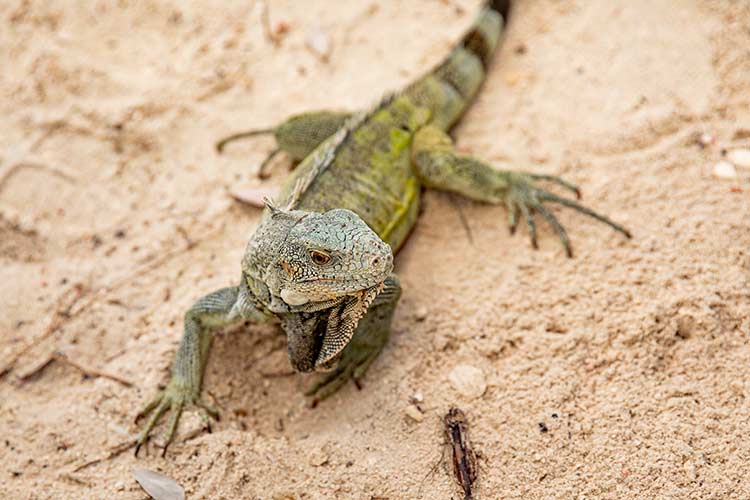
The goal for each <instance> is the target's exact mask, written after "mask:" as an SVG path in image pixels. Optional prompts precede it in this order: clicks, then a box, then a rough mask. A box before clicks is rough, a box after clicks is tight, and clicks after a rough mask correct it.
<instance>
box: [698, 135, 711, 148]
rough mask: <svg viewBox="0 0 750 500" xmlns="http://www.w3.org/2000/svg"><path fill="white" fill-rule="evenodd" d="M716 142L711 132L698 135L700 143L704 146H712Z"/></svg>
mask: <svg viewBox="0 0 750 500" xmlns="http://www.w3.org/2000/svg"><path fill="white" fill-rule="evenodd" d="M713 143H714V136H712V135H711V134H707V133H706V132H703V133H702V134H701V135H699V136H698V144H700V145H701V146H702V147H704V148H705V147H706V146H710V145H711V144H713Z"/></svg>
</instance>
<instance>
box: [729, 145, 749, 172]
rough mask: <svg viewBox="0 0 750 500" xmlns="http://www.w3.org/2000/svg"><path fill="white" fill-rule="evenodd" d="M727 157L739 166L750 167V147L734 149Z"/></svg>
mask: <svg viewBox="0 0 750 500" xmlns="http://www.w3.org/2000/svg"><path fill="white" fill-rule="evenodd" d="M727 158H728V159H729V161H731V162H732V163H734V164H735V165H736V166H738V167H741V168H750V149H733V150H731V151H730V152H729V153H727Z"/></svg>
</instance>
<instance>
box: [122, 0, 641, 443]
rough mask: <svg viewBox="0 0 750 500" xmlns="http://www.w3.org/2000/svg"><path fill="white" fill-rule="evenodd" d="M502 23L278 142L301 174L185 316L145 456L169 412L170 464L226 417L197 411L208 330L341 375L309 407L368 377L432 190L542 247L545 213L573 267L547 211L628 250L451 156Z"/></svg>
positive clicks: (507, 176)
mask: <svg viewBox="0 0 750 500" xmlns="http://www.w3.org/2000/svg"><path fill="white" fill-rule="evenodd" d="M507 13H508V2H507V1H495V2H492V3H486V4H485V5H484V6H483V7H482V10H481V12H480V14H479V16H478V18H477V20H476V21H475V23H474V24H473V26H472V27H471V28H470V29H469V30H468V32H467V34H466V35H465V36H464V38H463V39H462V40H461V41H460V42H459V43H458V44H457V46H456V47H455V48H454V49H453V51H452V52H451V53H450V54H449V55H448V57H447V58H446V59H445V60H444V61H443V62H442V63H441V64H439V65H438V66H437V67H436V68H435V69H434V70H433V71H431V72H429V73H428V74H427V75H425V76H424V77H422V78H420V79H419V80H417V81H416V82H414V83H412V84H411V85H409V86H408V87H407V88H406V89H404V90H403V91H401V92H399V93H396V94H394V95H392V96H389V97H388V98H386V99H383V100H382V101H381V102H380V103H378V104H377V105H376V106H375V107H373V108H372V109H370V110H368V111H366V112H362V113H355V114H348V113H337V112H329V111H321V112H311V113H304V114H302V115H298V116H295V117H292V118H290V119H289V120H287V121H286V122H285V123H283V124H281V125H279V126H278V127H276V129H274V132H275V135H276V139H277V143H278V147H279V149H281V150H283V151H286V152H287V153H288V154H289V155H290V156H291V157H292V158H295V159H301V160H302V161H301V163H300V165H299V166H298V168H297V169H296V170H295V171H294V173H293V174H292V175H291V176H290V178H289V179H288V180H287V182H286V183H285V185H284V188H283V190H282V194H281V196H280V199H279V200H277V201H276V202H275V203H271V202H269V203H268V207H267V209H266V211H265V214H264V217H263V220H262V222H261V224H260V226H259V227H258V229H257V231H256V232H255V234H253V236H252V237H251V239H250V241H249V243H248V245H247V250H246V253H245V256H244V258H243V260H242V275H241V279H240V284H239V285H238V286H236V287H230V288H224V289H222V290H218V291H216V292H213V293H211V294H209V295H207V296H205V297H203V298H202V299H200V300H198V302H196V303H195V304H194V305H193V306H192V307H191V308H190V310H188V311H187V313H186V314H185V333H184V336H183V338H182V342H181V344H180V347H179V349H178V351H177V355H176V357H175V360H174V364H173V367H172V378H171V380H170V382H169V384H168V385H167V387H166V389H164V390H163V391H162V392H161V393H160V394H159V395H158V396H157V397H156V398H155V399H154V400H153V401H152V402H151V403H149V404H148V405H147V406H146V408H144V410H143V411H142V412H141V413H140V414H139V415H146V414H147V413H149V412H152V411H153V413H152V415H151V417H150V419H149V421H148V422H147V423H146V425H145V428H144V430H143V432H142V433H141V435H140V438H139V440H138V447H140V446H141V445H142V444H143V443H144V442H145V441H146V440H147V439H148V436H149V433H150V432H151V430H152V429H153V427H154V426H155V424H156V423H157V422H158V420H159V418H160V417H161V416H162V415H163V414H164V413H165V412H166V411H167V410H170V411H171V418H170V421H169V424H168V427H167V430H166V435H165V448H164V449H165V451H166V445H167V444H168V443H169V442H170V440H171V439H172V437H173V435H174V432H175V429H176V428H177V423H178V420H179V417H180V414H181V412H182V410H183V409H185V408H186V407H191V406H199V407H201V408H203V409H204V410H206V412H207V414H210V415H212V416H216V415H217V412H216V410H214V409H213V408H212V407H211V406H209V405H208V404H206V403H205V402H204V401H203V399H201V379H202V376H203V371H204V367H205V364H206V359H207V355H208V351H209V347H210V343H211V335H212V331H214V330H216V329H218V328H221V327H224V326H227V325H230V324H232V323H236V322H240V321H250V322H261V321H268V320H270V319H274V318H276V319H278V320H279V321H280V322H281V326H282V328H283V330H284V331H285V333H286V335H287V339H288V352H289V358H290V361H291V364H292V366H293V367H294V368H295V369H296V370H298V371H303V372H307V371H313V370H326V369H329V370H330V369H332V370H331V371H329V372H328V373H327V374H325V375H324V376H323V377H322V378H321V380H320V381H319V382H318V383H317V384H316V385H315V386H314V387H312V389H311V390H310V391H309V392H308V394H309V395H314V396H316V397H317V398H324V397H326V396H328V395H330V394H332V393H333V392H335V391H336V390H337V389H338V388H339V387H341V386H342V385H343V384H344V383H345V382H346V381H348V380H350V379H354V380H355V381H356V380H358V379H359V378H360V377H362V376H363V374H364V373H365V371H366V370H367V368H368V367H369V365H370V364H371V363H372V361H373V360H374V359H375V358H376V357H377V355H378V354H379V352H380V351H381V349H382V348H383V346H384V345H385V343H386V341H387V339H388V336H389V333H390V323H391V318H392V316H393V311H394V309H395V307H396V303H397V301H398V298H399V296H400V287H399V282H398V279H397V278H396V276H395V275H394V274H391V271H392V269H393V256H392V255H393V254H392V251H391V249H393V250H394V251H397V250H398V249H399V248H400V247H401V245H402V244H403V243H404V241H405V239H406V237H407V235H408V234H409V232H410V231H411V229H412V227H413V226H414V224H415V222H416V220H417V216H418V213H419V206H420V193H421V191H422V188H423V187H428V188H434V189H440V190H444V191H451V192H454V193H458V194H460V195H463V196H465V197H467V198H470V199H472V200H476V201H480V202H486V203H491V204H504V205H505V206H506V207H507V210H508V214H509V223H510V228H511V231H515V228H516V226H517V223H518V220H519V216H521V217H523V219H524V221H525V223H526V225H527V227H528V230H529V233H530V237H531V241H532V244H533V246H534V247H536V246H537V242H536V229H535V227H536V226H535V222H534V218H533V216H534V214H535V213H538V214H539V215H541V216H542V218H544V219H545V220H546V221H547V222H548V223H549V224H550V225H551V226H552V227H553V228H554V230H555V231H556V232H557V234H558V236H559V237H560V239H561V240H562V243H563V245H564V247H565V250H566V252H567V254H568V255H569V256H570V255H571V254H572V252H571V247H570V242H569V240H568V236H567V234H566V232H565V229H563V227H562V225H561V224H560V223H559V222H558V221H557V219H556V218H555V216H554V215H553V214H552V213H551V212H550V211H549V210H548V209H547V207H546V206H545V203H547V202H551V203H557V204H561V205H564V206H566V207H570V208H572V209H574V210H577V211H579V212H582V213H584V214H586V215H589V216H591V217H594V218H596V219H598V220H600V221H602V222H604V223H606V224H607V225H609V226H611V227H612V228H614V229H616V230H617V231H619V232H621V233H623V234H625V235H626V236H628V237H629V234H628V232H627V231H626V230H625V229H624V228H623V227H621V226H620V225H618V224H616V223H615V222H613V221H611V220H610V219H608V218H606V217H604V216H602V215H599V214H597V213H595V212H593V211H592V210H589V209H588V208H585V207H583V206H581V205H579V204H578V203H576V202H575V201H573V200H571V199H568V198H564V197H561V196H558V195H556V194H553V193H551V192H549V191H546V190H544V189H541V188H539V187H537V182H538V181H540V180H546V181H550V182H553V183H556V184H558V185H560V186H562V187H563V188H566V189H569V190H571V191H572V192H574V193H575V194H576V195H577V194H578V190H577V188H575V186H573V185H572V184H570V183H568V182H566V181H564V180H562V179H560V178H558V177H553V176H545V175H534V174H529V173H525V172H520V171H505V170H498V169H495V168H493V167H491V166H490V165H488V164H486V163H483V162H481V161H480V160H476V159H474V158H471V157H467V156H461V155H458V154H457V153H456V152H455V151H454V149H453V144H452V141H451V139H450V137H449V136H448V135H447V133H446V132H447V131H448V130H449V129H450V128H451V127H452V126H453V125H454V124H455V123H456V122H457V120H458V119H459V118H460V116H461V115H462V114H463V112H464V111H465V110H466V108H467V106H468V105H469V103H470V102H471V101H472V99H473V98H474V96H475V95H476V93H477V91H478V90H479V87H480V85H481V84H482V81H483V80H484V77H485V74H486V67H487V65H488V64H489V62H490V59H491V56H492V54H493V52H494V51H495V48H496V46H497V45H498V41H499V38H500V34H501V32H502V29H503V26H504V20H505V19H507ZM207 414H203V418H205V419H208V415H207ZM137 450H138V448H136V453H137Z"/></svg>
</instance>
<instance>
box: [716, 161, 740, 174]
mask: <svg viewBox="0 0 750 500" xmlns="http://www.w3.org/2000/svg"><path fill="white" fill-rule="evenodd" d="M711 173H712V174H713V175H714V177H718V178H719V179H736V178H737V170H735V168H734V165H732V164H731V163H729V162H728V161H724V160H722V161H720V162H718V163H717V164H716V165H714V169H713V170H712V171H711Z"/></svg>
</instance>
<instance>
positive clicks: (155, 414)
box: [135, 379, 219, 456]
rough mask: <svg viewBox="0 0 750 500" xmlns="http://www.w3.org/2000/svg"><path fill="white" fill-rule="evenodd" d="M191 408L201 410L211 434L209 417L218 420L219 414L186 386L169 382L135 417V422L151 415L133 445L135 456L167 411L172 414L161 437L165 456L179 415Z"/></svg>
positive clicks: (173, 381) (202, 417)
mask: <svg viewBox="0 0 750 500" xmlns="http://www.w3.org/2000/svg"><path fill="white" fill-rule="evenodd" d="M191 406H197V407H199V408H202V409H203V411H202V412H200V416H201V419H202V420H203V423H204V425H206V428H207V429H208V431H209V432H211V425H210V417H213V418H214V419H216V420H218V419H219V412H218V410H216V409H215V408H214V407H213V406H211V405H209V404H208V403H206V402H205V401H203V400H202V399H201V398H200V396H199V395H198V394H197V393H196V391H195V390H193V389H192V388H191V387H188V386H186V385H185V384H184V383H181V382H180V383H178V382H176V381H175V380H174V379H172V381H170V383H169V385H167V387H166V388H165V389H163V390H162V391H161V392H160V393H159V395H158V396H156V397H155V398H154V399H153V400H151V402H149V403H148V404H147V405H146V406H145V407H144V408H143V409H142V410H141V411H140V412H138V415H136V417H135V420H136V422H137V421H138V420H140V419H141V418H143V417H145V416H146V415H148V414H151V418H149V420H148V422H147V423H146V426H145V427H144V428H143V431H142V432H141V434H140V436H139V437H138V441H137V443H136V445H135V455H136V456H138V451H139V450H140V449H141V446H142V445H143V444H144V443H146V442H147V441H148V439H149V435H150V434H151V431H152V430H153V429H154V427H155V426H156V424H157V423H158V422H159V419H160V418H161V416H162V415H164V413H165V412H166V411H167V410H169V411H171V412H172V415H171V418H170V420H169V426H168V427H167V430H166V432H165V433H164V436H163V441H164V448H163V449H162V456H164V455H166V454H167V447H168V446H169V443H170V442H171V441H172V438H173V437H174V434H175V431H176V430H177V424H178V423H179V421H180V415H182V412H183V410H185V409H188V408H190V407H191Z"/></svg>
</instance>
